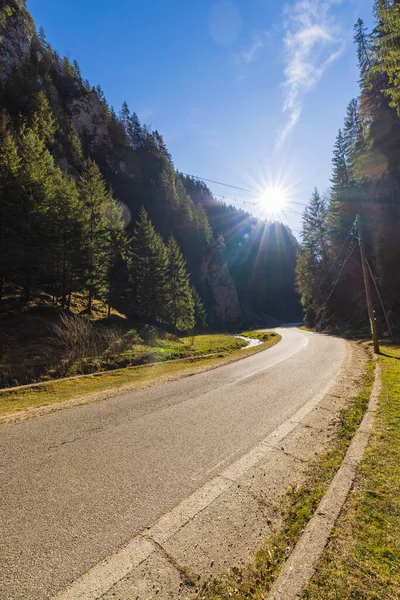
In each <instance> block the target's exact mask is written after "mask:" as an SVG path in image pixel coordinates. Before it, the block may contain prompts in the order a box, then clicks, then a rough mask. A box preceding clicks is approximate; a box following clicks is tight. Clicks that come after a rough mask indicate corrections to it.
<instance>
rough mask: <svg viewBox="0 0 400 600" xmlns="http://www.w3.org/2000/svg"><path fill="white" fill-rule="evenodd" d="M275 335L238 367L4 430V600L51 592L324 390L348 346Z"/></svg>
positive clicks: (303, 335)
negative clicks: (275, 339)
mask: <svg viewBox="0 0 400 600" xmlns="http://www.w3.org/2000/svg"><path fill="white" fill-rule="evenodd" d="M277 331H278V332H279V333H280V334H281V335H282V341H281V342H280V343H279V344H278V345H276V346H274V347H273V348H271V349H268V350H266V351H265V352H260V353H258V354H256V355H254V356H251V357H248V358H246V359H243V360H241V361H239V362H236V363H232V364H229V365H226V366H222V367H219V368H217V369H214V370H211V371H208V372H202V373H199V374H196V375H194V376H191V377H186V378H183V379H180V380H177V381H171V382H169V383H166V384H165V383H164V384H162V385H155V386H152V387H149V388H147V389H144V390H140V391H135V392H129V393H126V394H124V395H120V396H118V397H116V398H113V399H109V400H105V401H102V402H97V403H93V404H87V405H83V406H79V407H76V408H71V409H68V410H64V411H60V412H56V413H52V414H48V415H45V416H42V417H39V418H36V419H31V420H28V421H25V422H21V423H16V424H11V425H4V426H2V427H1V428H0V469H1V475H0V476H1V493H0V515H1V516H0V518H1V536H2V539H1V540H0V545H1V548H2V550H1V563H2V564H1V570H0V597H1V598H2V600H10V599H13V600H20V599H21V600H22V599H23V600H30V599H32V600H33V599H34V600H40V599H44V598H48V597H51V596H53V595H55V594H56V593H57V592H59V591H60V590H62V589H63V588H64V587H65V586H66V585H68V584H69V583H70V582H72V581H74V580H75V579H77V578H78V577H79V576H80V575H82V574H83V573H85V572H87V571H88V570H89V569H90V568H91V567H92V566H93V565H95V564H97V563H98V562H99V561H100V560H102V559H103V558H105V557H107V556H109V555H111V554H113V553H114V552H116V551H117V550H118V549H119V548H121V547H122V546H123V545H124V544H125V543H126V542H127V541H128V540H130V539H131V538H132V537H133V536H135V535H137V534H138V533H140V532H142V531H143V530H145V529H146V527H148V526H149V525H150V524H152V523H153V522H154V521H155V520H156V519H157V518H158V517H160V516H161V515H163V514H164V513H166V512H168V511H170V510H171V509H172V508H173V507H174V506H176V505H177V504H178V503H179V502H181V501H182V500H183V499H184V498H186V497H187V496H189V495H190V494H191V493H193V492H194V491H195V490H196V489H198V488H199V487H201V486H202V485H204V484H205V483H206V482H207V481H209V480H210V479H211V478H212V477H214V476H215V475H217V474H219V473H220V472H222V471H223V469H225V468H226V467H227V466H228V465H229V464H231V463H233V462H235V461H236V460H238V458H240V457H241V456H243V455H244V454H245V453H246V452H248V451H249V450H250V449H251V448H253V447H254V446H256V445H257V444H258V443H259V441H260V440H262V439H263V438H265V437H266V436H267V435H268V434H269V433H271V432H272V431H274V429H276V428H277V427H278V426H280V425H281V424H283V423H285V422H286V421H287V420H288V419H290V417H291V416H292V415H293V414H294V413H295V412H296V411H297V410H299V408H301V407H302V406H303V405H304V404H306V403H307V402H308V401H309V400H310V399H311V398H312V397H313V396H314V395H316V394H318V393H319V392H320V391H321V390H322V389H323V388H324V387H325V386H326V385H327V384H328V383H329V382H330V380H331V379H332V378H333V377H334V376H335V375H336V373H337V372H338V370H339V368H340V366H341V364H342V362H343V359H344V356H345V345H344V343H343V342H342V341H341V340H339V339H337V338H334V337H328V336H324V335H317V334H313V333H308V332H304V331H300V330H299V329H297V328H290V327H288V328H279V329H277Z"/></svg>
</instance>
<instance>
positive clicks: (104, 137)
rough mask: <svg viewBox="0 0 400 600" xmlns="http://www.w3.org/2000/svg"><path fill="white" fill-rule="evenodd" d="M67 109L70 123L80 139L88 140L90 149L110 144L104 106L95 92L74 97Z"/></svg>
mask: <svg viewBox="0 0 400 600" xmlns="http://www.w3.org/2000/svg"><path fill="white" fill-rule="evenodd" d="M69 110H70V112H71V120H72V123H73V125H74V127H75V129H76V131H77V133H78V135H79V137H80V138H81V140H82V139H89V140H90V144H89V146H90V150H93V149H95V148H99V147H101V146H104V145H110V143H111V142H110V138H109V135H108V130H107V123H106V121H105V118H104V106H103V104H102V103H101V101H100V99H99V96H98V95H97V94H96V92H94V91H93V92H88V93H87V95H85V96H81V97H80V98H76V99H74V100H73V101H72V102H71V104H70V106H69Z"/></svg>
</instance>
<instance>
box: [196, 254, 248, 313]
mask: <svg viewBox="0 0 400 600" xmlns="http://www.w3.org/2000/svg"><path fill="white" fill-rule="evenodd" d="M201 282H202V286H203V287H204V288H206V289H207V291H208V294H211V295H212V300H213V302H212V303H213V306H214V316H215V320H216V321H217V322H218V323H232V324H233V323H238V322H239V321H240V318H241V310H240V304H239V298H238V295H237V291H236V288H235V285H234V283H233V280H232V277H231V274H230V271H229V268H228V265H227V264H226V263H225V262H222V261H219V260H217V259H215V257H214V256H209V257H207V258H206V259H205V260H204V261H203V264H202V266H201Z"/></svg>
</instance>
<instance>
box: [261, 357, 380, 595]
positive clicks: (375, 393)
mask: <svg viewBox="0 0 400 600" xmlns="http://www.w3.org/2000/svg"><path fill="white" fill-rule="evenodd" d="M380 373H381V370H380V365H379V363H378V361H377V360H376V364H375V381H374V385H373V389H372V392H371V396H370V400H369V405H368V409H367V412H366V413H365V415H364V418H363V420H362V421H361V424H360V425H359V427H358V429H357V432H356V434H355V436H354V438H353V440H352V442H351V444H350V447H349V449H348V451H347V453H346V456H345V458H344V460H343V462H342V465H341V466H340V468H339V470H338V471H337V473H336V475H335V477H334V478H333V480H332V483H331V484H330V486H329V488H328V490H327V491H326V493H325V495H324V496H323V498H322V500H321V502H320V504H319V506H318V508H317V510H316V512H315V514H314V516H313V517H312V518H311V520H310V521H309V522H308V524H307V526H306V528H305V530H304V533H303V534H302V536H301V538H300V539H299V541H298V542H297V544H296V546H295V548H294V550H293V552H292V553H291V555H290V556H289V558H288V560H287V561H286V563H285V565H284V566H283V568H282V571H281V572H280V574H279V576H278V578H277V579H276V580H275V582H274V584H273V586H272V588H271V590H270V592H269V595H268V596H267V600H298V598H300V597H301V594H302V592H303V590H304V589H305V587H306V586H307V584H308V583H309V581H310V579H311V577H312V576H313V573H314V571H315V567H316V564H317V561H318V559H319V558H320V557H321V555H322V552H323V551H324V549H325V547H326V544H327V542H328V539H329V536H330V534H331V531H332V529H333V527H334V525H335V523H336V521H337V519H338V517H339V514H340V512H341V510H342V508H343V505H344V503H345V501H346V499H347V496H348V494H349V492H350V490H351V487H352V485H353V483H354V480H355V477H356V474H357V468H358V466H359V464H360V462H361V460H362V458H363V456H364V453H365V450H366V448H367V444H368V441H369V438H370V435H371V431H372V426H373V422H374V417H375V414H376V411H377V406H378V398H379V392H380V387H381V382H380Z"/></svg>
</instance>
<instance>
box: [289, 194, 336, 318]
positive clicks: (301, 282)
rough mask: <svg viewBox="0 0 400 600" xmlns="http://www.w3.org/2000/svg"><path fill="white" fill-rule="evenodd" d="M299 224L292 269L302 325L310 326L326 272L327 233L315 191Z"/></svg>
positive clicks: (325, 213) (322, 203)
mask: <svg viewBox="0 0 400 600" xmlns="http://www.w3.org/2000/svg"><path fill="white" fill-rule="evenodd" d="M302 224H303V231H302V243H301V246H300V250H299V253H298V261H297V269H296V271H297V285H298V288H299V291H300V294H301V302H302V305H303V308H304V312H305V317H306V322H307V323H308V324H309V325H314V323H315V319H316V318H317V316H318V313H319V309H320V308H321V305H322V302H323V299H324V295H325V293H326V289H325V287H323V286H321V281H322V279H323V278H324V277H325V275H326V270H327V259H328V231H329V229H328V208H327V205H326V201H325V199H324V198H323V197H321V195H320V194H319V192H318V190H317V189H315V190H314V193H313V195H312V197H311V200H310V202H309V204H308V206H307V208H306V209H305V210H304V213H303V218H302ZM327 283H328V282H327Z"/></svg>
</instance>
